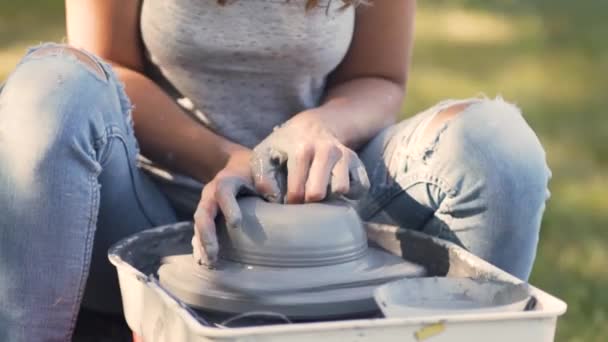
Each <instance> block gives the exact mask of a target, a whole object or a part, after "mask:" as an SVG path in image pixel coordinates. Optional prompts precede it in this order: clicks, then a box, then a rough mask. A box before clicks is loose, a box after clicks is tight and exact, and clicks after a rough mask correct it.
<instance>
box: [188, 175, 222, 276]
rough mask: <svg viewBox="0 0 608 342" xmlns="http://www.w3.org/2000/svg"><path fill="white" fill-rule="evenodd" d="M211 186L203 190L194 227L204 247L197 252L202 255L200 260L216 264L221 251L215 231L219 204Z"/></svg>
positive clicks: (204, 262) (200, 261)
mask: <svg viewBox="0 0 608 342" xmlns="http://www.w3.org/2000/svg"><path fill="white" fill-rule="evenodd" d="M210 187H211V185H210V184H208V185H207V187H206V188H205V189H204V190H203V194H202V196H201V201H200V202H199V205H198V207H197V209H196V212H195V213H194V229H195V236H196V237H198V242H199V244H200V247H202V249H203V250H202V251H199V253H196V254H198V255H200V257H201V260H198V262H199V263H202V264H206V265H207V266H214V265H215V263H216V262H217V256H218V253H219V244H218V242H217V235H216V231H215V216H216V215H217V210H218V205H217V202H216V201H215V198H214V196H213V195H214V191H213V190H212V189H210ZM193 245H194V244H193Z"/></svg>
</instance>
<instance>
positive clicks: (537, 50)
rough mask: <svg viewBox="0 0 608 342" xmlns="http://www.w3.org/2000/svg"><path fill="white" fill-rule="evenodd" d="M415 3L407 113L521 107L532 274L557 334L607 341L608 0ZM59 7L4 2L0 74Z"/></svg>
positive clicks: (57, 21) (50, 36)
mask: <svg viewBox="0 0 608 342" xmlns="http://www.w3.org/2000/svg"><path fill="white" fill-rule="evenodd" d="M456 3H458V4H459V5H455V4H456ZM419 4H420V10H419V15H418V19H417V25H416V37H417V42H416V49H415V55H414V62H413V66H412V72H411V75H410V83H409V90H408V99H407V103H406V105H405V107H404V112H405V113H407V115H410V114H413V113H415V112H417V111H419V110H421V109H423V108H425V107H428V106H430V105H432V104H434V103H435V102H437V101H439V100H441V99H445V98H462V97H470V96H475V95H478V94H480V93H485V94H487V95H488V96H494V95H496V94H502V95H503V96H504V97H505V98H507V99H508V100H512V101H514V102H516V103H517V104H518V105H519V106H520V107H521V108H522V110H523V112H524V114H525V116H526V118H527V120H528V121H529V122H530V124H531V125H532V127H533V128H534V129H535V130H536V131H537V132H538V133H539V136H540V139H541V141H542V142H543V144H544V146H545V148H546V150H547V157H548V160H549V164H550V166H551V168H552V170H553V176H554V177H553V179H552V181H551V192H552V197H551V200H550V201H549V203H548V207H547V211H546V215H545V219H544V223H543V228H542V231H541V242H540V246H539V251H538V257H537V262H536V265H535V269H534V273H533V275H532V279H531V282H532V283H533V284H535V285H537V286H539V287H540V288H542V289H544V290H546V291H548V292H550V293H552V294H554V295H556V296H558V297H560V298H562V299H564V300H566V301H567V302H568V304H569V311H568V313H567V315H565V316H564V317H563V318H562V319H561V320H560V322H559V329H558V338H557V340H558V341H604V340H605V339H606V336H608V291H607V290H608V249H607V246H608V199H606V193H607V192H608V143H607V140H608V115H607V114H606V111H607V110H608V96H607V95H606V91H607V88H608V87H607V85H608V81H607V80H608V40H606V38H605V37H608V21H606V20H605V14H606V13H608V12H606V9H608V5H606V2H604V1H583V2H577V1H566V0H551V1H549V0H529V1H517V0H509V1H502V0H493V1H492V0H483V1H481V0H458V1H456V0H455V1H443V0H428V1H420V2H419ZM62 7H63V5H62V2H61V1H56V0H29V1H27V2H17V1H14V2H8V1H4V2H2V3H0V80H2V79H4V78H5V77H6V76H7V75H8V73H9V72H10V70H11V69H13V67H14V65H15V64H16V63H17V61H18V60H19V58H20V56H21V55H22V54H23V53H24V52H25V49H26V48H27V46H29V45H33V44H37V43H39V42H40V41H46V40H61V39H62V38H63V36H64V33H63V22H62V21H61V17H62V13H63V9H62Z"/></svg>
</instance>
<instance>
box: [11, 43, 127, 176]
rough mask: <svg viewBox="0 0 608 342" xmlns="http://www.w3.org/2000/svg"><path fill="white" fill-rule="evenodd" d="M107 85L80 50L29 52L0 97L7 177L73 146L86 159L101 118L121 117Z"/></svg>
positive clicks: (53, 47) (52, 47) (57, 47)
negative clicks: (83, 154) (76, 144)
mask: <svg viewBox="0 0 608 342" xmlns="http://www.w3.org/2000/svg"><path fill="white" fill-rule="evenodd" d="M111 83H112V82H110V81H109V78H108V77H107V74H106V73H105V71H104V69H103V67H102V65H101V64H100V63H99V62H97V61H96V60H95V59H94V58H93V57H91V56H89V55H88V54H86V53H84V52H82V51H80V50H77V49H74V48H72V47H68V46H65V45H54V44H53V45H43V46H41V47H38V48H34V49H32V50H31V51H30V52H29V53H28V54H27V55H26V56H25V57H24V59H23V60H22V61H21V62H20V63H19V65H18V66H17V68H16V69H15V70H14V71H13V72H12V73H11V75H10V76H9V78H8V79H7V81H6V83H5V85H4V87H3V88H2V90H1V92H0V141H1V142H2V143H1V144H0V164H2V165H4V166H3V168H4V169H6V170H4V171H6V174H13V175H15V177H17V175H19V174H22V175H25V174H30V173H31V172H33V170H34V169H35V168H36V167H37V165H39V163H40V162H41V161H42V160H44V159H47V158H48V157H49V156H51V155H52V154H53V153H54V152H57V151H58V150H65V149H66V148H67V147H68V145H71V144H74V143H75V142H76V143H81V146H80V148H81V149H83V150H86V153H89V152H90V151H91V150H92V148H90V147H89V145H91V143H92V142H94V141H95V140H96V139H97V138H99V137H101V136H102V135H103V134H104V131H105V129H104V128H105V124H104V122H103V121H104V118H103V115H104V114H103V113H110V112H112V111H120V109H118V107H119V105H120V101H119V99H118V97H117V96H116V89H114V87H112V84H111ZM113 107H114V108H113ZM123 121H124V119H123ZM62 155H64V154H62ZM20 177H21V176H20ZM18 178H19V177H18ZM21 178H22V177H21Z"/></svg>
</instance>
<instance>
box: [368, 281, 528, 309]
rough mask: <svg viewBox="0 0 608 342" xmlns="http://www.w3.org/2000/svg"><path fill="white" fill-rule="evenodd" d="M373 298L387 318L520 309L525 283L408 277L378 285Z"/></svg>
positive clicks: (523, 302)
mask: <svg viewBox="0 0 608 342" xmlns="http://www.w3.org/2000/svg"><path fill="white" fill-rule="evenodd" d="M374 298H375V300H376V303H377V304H378V307H380V310H382V313H384V316H386V317H387V318H394V317H399V318H405V317H420V316H435V315H441V316H446V315H454V314H477V313H490V312H512V311H523V310H524V309H525V307H526V304H527V303H528V301H529V300H530V293H529V291H528V286H527V284H525V283H522V284H513V283H507V282H502V281H497V280H488V279H471V278H445V277H441V278H439V277H436V278H408V279H401V280H397V281H393V282H390V283H388V284H385V285H382V286H380V287H378V288H377V289H376V290H375V292H374Z"/></svg>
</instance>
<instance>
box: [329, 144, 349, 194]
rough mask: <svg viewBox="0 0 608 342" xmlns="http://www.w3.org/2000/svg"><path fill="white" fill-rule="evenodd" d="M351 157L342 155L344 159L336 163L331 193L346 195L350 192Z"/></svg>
mask: <svg viewBox="0 0 608 342" xmlns="http://www.w3.org/2000/svg"><path fill="white" fill-rule="evenodd" d="M350 158H351V157H350V156H349V155H348V154H346V153H343V154H342V158H340V160H339V161H338V162H337V163H336V166H334V169H333V170H332V172H331V184H330V191H331V193H332V194H336V195H344V194H346V193H348V191H349V190H350V175H349V164H350Z"/></svg>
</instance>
